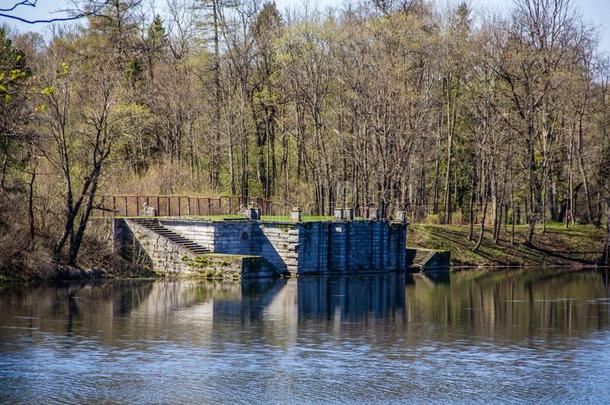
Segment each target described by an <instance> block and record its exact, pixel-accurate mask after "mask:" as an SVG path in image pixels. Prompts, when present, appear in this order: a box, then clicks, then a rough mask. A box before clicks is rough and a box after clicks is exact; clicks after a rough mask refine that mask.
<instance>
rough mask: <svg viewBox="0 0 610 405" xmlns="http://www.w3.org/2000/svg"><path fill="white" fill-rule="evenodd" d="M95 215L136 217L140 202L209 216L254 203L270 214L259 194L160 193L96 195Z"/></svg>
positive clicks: (161, 212) (168, 212)
mask: <svg viewBox="0 0 610 405" xmlns="http://www.w3.org/2000/svg"><path fill="white" fill-rule="evenodd" d="M96 200H97V204H96V208H95V210H94V213H93V214H94V215H95V216H101V217H112V216H122V217H137V216H140V215H141V212H142V208H143V207H144V205H145V204H146V205H148V206H150V207H153V208H154V209H155V211H156V213H157V216H167V217H170V216H178V217H180V216H209V215H231V214H238V213H239V211H240V209H241V208H242V207H244V206H246V205H248V204H256V205H257V206H258V207H260V208H261V213H262V214H263V215H274V213H273V211H274V210H273V203H272V202H271V201H269V200H266V199H263V198H260V197H248V198H243V197H217V198H212V197H193V196H161V195H102V196H98V197H97V198H96Z"/></svg>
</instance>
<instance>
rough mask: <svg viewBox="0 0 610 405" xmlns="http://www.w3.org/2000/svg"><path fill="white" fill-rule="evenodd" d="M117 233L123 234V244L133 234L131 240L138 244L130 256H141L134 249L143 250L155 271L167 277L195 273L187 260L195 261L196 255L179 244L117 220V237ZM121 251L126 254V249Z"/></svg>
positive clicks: (138, 226) (136, 225)
mask: <svg viewBox="0 0 610 405" xmlns="http://www.w3.org/2000/svg"><path fill="white" fill-rule="evenodd" d="M117 232H120V233H121V234H122V237H121V239H122V241H123V242H124V241H126V240H128V239H129V238H130V237H129V236H127V235H128V234H129V232H131V235H132V236H131V238H132V239H133V240H135V241H137V242H138V244H137V245H134V244H132V246H134V247H133V248H132V252H130V256H131V257H132V258H134V257H133V256H134V254H140V253H139V252H134V251H133V249H138V248H141V253H143V254H145V255H146V256H147V261H149V262H150V263H151V264H152V267H153V270H155V271H157V272H159V273H162V274H164V275H166V276H179V275H180V276H182V275H189V274H192V273H194V271H193V269H192V268H191V267H190V266H188V265H187V263H186V260H188V259H194V258H195V257H196V255H195V254H194V253H192V252H191V251H190V250H188V249H185V248H184V247H182V246H180V245H178V244H177V243H175V242H172V241H171V240H169V239H167V238H165V237H163V236H161V235H159V234H157V233H155V232H153V231H151V230H149V229H148V228H146V227H144V226H142V225H138V224H136V223H135V222H133V221H125V220H115V236H116V235H117ZM121 251H123V252H125V247H123V248H121ZM185 259H186V260H185Z"/></svg>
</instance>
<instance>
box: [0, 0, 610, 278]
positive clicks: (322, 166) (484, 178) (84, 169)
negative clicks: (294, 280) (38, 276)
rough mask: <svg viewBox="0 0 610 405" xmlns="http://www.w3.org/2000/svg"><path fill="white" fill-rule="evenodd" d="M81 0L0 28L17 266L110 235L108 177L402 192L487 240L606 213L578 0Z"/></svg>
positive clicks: (12, 254)
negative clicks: (295, 2) (41, 21)
mask: <svg viewBox="0 0 610 405" xmlns="http://www.w3.org/2000/svg"><path fill="white" fill-rule="evenodd" d="M77 6H78V9H75V10H74V11H73V13H74V15H75V17H78V18H74V21H73V22H72V23H68V24H61V25H60V24H57V25H53V24H52V25H50V27H49V33H48V34H45V35H42V34H39V33H35V32H16V31H14V30H12V29H11V28H10V27H9V26H8V25H4V26H3V28H1V29H0V98H1V100H0V246H2V249H1V250H2V253H1V254H0V267H3V266H9V267H10V266H32V265H33V263H52V264H58V263H68V264H70V265H73V264H76V263H77V262H78V261H79V258H81V257H83V255H85V256H86V255H87V254H90V255H94V254H99V253H100V244H101V242H100V241H99V239H100V238H101V237H100V236H99V235H98V233H96V230H97V228H98V227H96V226H95V225H93V221H94V219H93V218H92V217H93V216H94V213H95V210H96V208H98V207H99V205H100V196H101V195H116V194H134V195H135V194H146V193H147V194H159V195H176V194H181V195H197V196H219V195H231V196H241V197H243V198H244V199H246V198H247V197H252V196H257V197H263V198H266V199H270V200H272V201H274V202H275V203H276V204H277V205H278V206H283V207H285V208H286V210H289V209H290V208H291V207H293V206H300V207H303V208H306V209H307V210H308V211H309V212H310V213H312V214H320V215H325V214H332V210H333V209H334V208H335V207H354V208H356V210H357V212H362V208H363V207H370V206H373V207H381V208H382V211H383V212H384V215H385V216H388V217H392V216H393V215H394V213H395V212H396V211H398V210H403V211H407V214H408V216H409V218H410V220H411V221H412V222H428V223H436V224H462V225H465V226H468V227H469V232H468V239H471V240H473V241H475V242H476V240H477V238H478V243H477V244H476V245H475V249H476V248H477V247H478V245H479V244H480V243H481V238H482V235H483V232H484V231H485V230H487V232H489V233H491V234H492V235H493V238H494V240H496V241H497V240H498V239H499V238H500V235H501V233H502V232H506V229H508V232H509V235H508V237H509V238H510V232H511V231H510V229H511V227H512V241H511V242H512V243H523V244H524V245H526V246H530V245H533V244H535V243H536V237H537V234H538V233H539V232H542V233H543V232H545V229H546V226H547V224H550V223H562V224H563V225H562V226H565V227H572V226H576V225H577V224H591V225H595V226H598V227H608V226H609V223H610V136H609V134H608V127H609V117H608V113H609V107H608V101H609V100H608V96H609V92H610V89H609V86H608V85H609V80H610V59H609V58H608V55H606V54H605V53H604V52H603V51H602V50H601V49H600V46H599V40H598V36H599V32H598V29H597V28H596V27H594V26H593V25H592V24H591V23H589V22H587V21H586V20H585V19H584V18H583V17H582V16H581V14H580V12H579V10H578V9H577V8H576V6H575V5H574V3H573V2H572V1H571V0H515V1H514V3H513V4H512V5H511V7H510V8H509V11H508V12H506V13H494V12H492V11H487V12H483V11H481V10H474V9H473V8H472V7H471V6H470V5H469V4H468V3H460V2H456V3H455V4H453V5H452V6H447V7H440V6H438V5H436V3H434V2H429V1H426V0H362V1H358V2H347V3H345V4H342V5H340V6H337V7H335V8H324V9H322V8H316V7H313V6H311V5H308V3H307V2H303V3H302V4H301V5H300V6H298V7H295V8H293V9H290V10H286V11H281V10H280V9H279V8H278V6H277V5H276V4H275V3H273V2H272V1H266V0H263V1H260V0H167V1H166V2H165V3H163V4H161V5H159V4H154V3H153V2H149V1H147V0H107V1H100V0H94V1H81V2H79V3H77ZM0 20H2V18H0ZM7 21H8V20H7ZM0 22H1V21H0ZM507 224H508V227H507V226H506V225H507ZM515 226H527V232H526V235H525V237H524V238H523V240H515V236H514V235H515V233H514V229H515ZM609 229H610V228H609ZM608 251H610V239H609V238H608V237H607V238H606V252H607V253H606V260H608V257H607V256H608Z"/></svg>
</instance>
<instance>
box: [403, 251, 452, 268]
mask: <svg viewBox="0 0 610 405" xmlns="http://www.w3.org/2000/svg"><path fill="white" fill-rule="evenodd" d="M450 257H451V256H450V253H449V252H448V251H440V250H431V249H417V248H407V266H409V267H410V268H412V269H420V270H422V271H423V270H432V269H449V265H450Z"/></svg>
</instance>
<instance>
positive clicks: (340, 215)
mask: <svg viewBox="0 0 610 405" xmlns="http://www.w3.org/2000/svg"><path fill="white" fill-rule="evenodd" d="M335 219H336V220H337V221H343V220H344V219H345V210H344V209H343V208H335Z"/></svg>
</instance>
